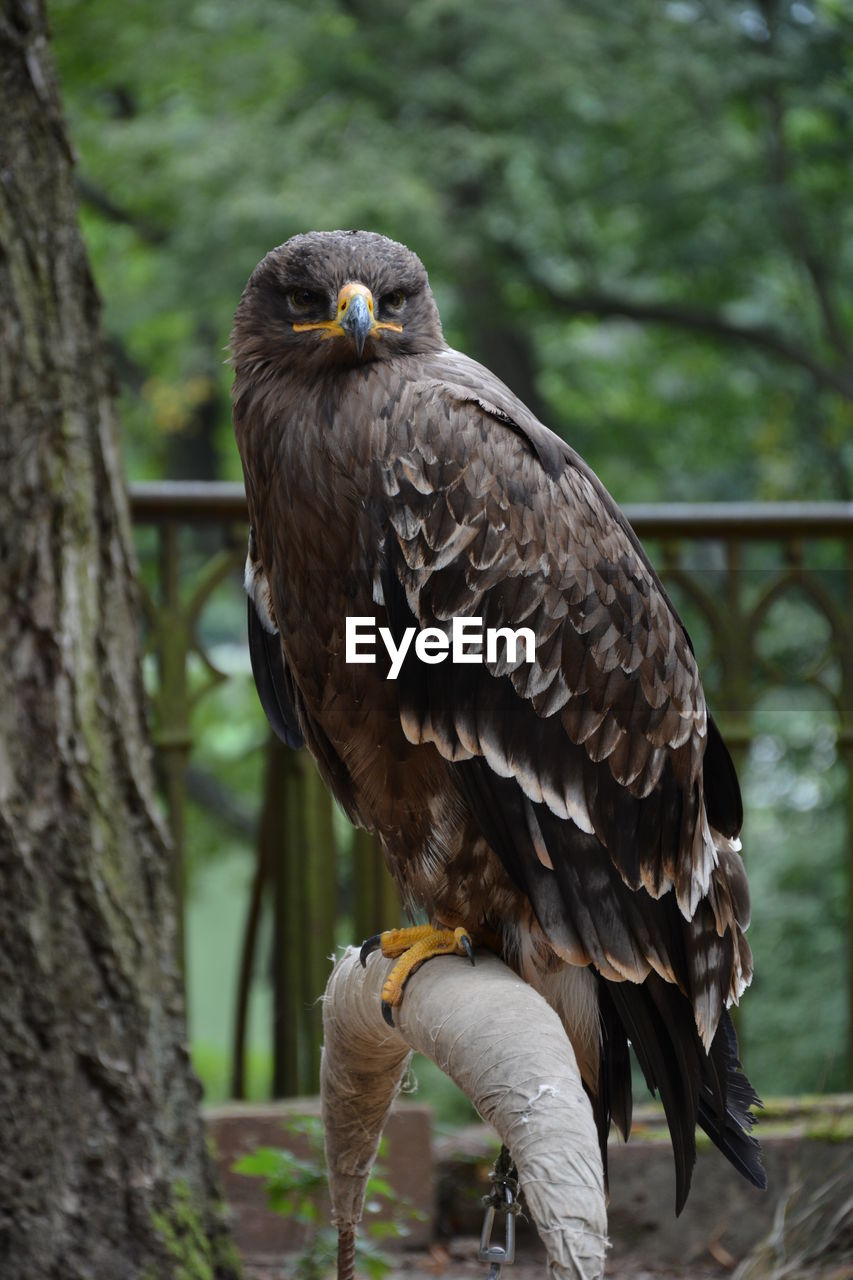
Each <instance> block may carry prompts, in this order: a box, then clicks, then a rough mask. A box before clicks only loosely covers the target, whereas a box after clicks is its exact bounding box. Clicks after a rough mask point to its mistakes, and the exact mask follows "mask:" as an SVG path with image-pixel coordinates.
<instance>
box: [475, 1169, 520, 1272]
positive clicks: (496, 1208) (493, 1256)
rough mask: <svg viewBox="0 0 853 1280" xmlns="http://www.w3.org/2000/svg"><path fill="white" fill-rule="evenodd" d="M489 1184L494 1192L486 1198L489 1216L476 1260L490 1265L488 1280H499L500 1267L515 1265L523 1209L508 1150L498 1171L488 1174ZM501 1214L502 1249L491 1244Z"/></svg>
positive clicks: (482, 1232)
mask: <svg viewBox="0 0 853 1280" xmlns="http://www.w3.org/2000/svg"><path fill="white" fill-rule="evenodd" d="M489 1181H490V1182H491V1184H492V1189H491V1191H490V1192H489V1194H488V1195H487V1196H484V1197H483V1204H484V1205H485V1206H486V1216H485V1219H484V1220H483V1230H482V1231H481V1232H480V1251H479V1253H478V1254H477V1257H478V1258H479V1260H480V1262H488V1263H490V1264H491V1266H490V1269H489V1274H488V1277H487V1280H499V1277H500V1274H501V1267H502V1266H504V1265H507V1266H508V1265H509V1264H510V1263H511V1262H514V1261H515V1216H516V1214H517V1213H518V1212H519V1210H520V1209H521V1205H520V1204H519V1202H518V1200H517V1199H516V1196H517V1193H518V1175H517V1174H516V1171H515V1165H514V1164H513V1162H512V1157H511V1156H510V1154H509V1152H508V1151H507V1149H506V1147H503V1148H501V1153H500V1155H499V1156H498V1159H497V1161H496V1163H495V1168H494V1170H493V1171H492V1172H491V1173H490V1174H489ZM499 1213H500V1214H503V1215H504V1217H505V1218H506V1224H505V1227H504V1243H503V1244H502V1245H499V1244H492V1232H493V1231H494V1227H495V1216H496V1215H497V1214H499Z"/></svg>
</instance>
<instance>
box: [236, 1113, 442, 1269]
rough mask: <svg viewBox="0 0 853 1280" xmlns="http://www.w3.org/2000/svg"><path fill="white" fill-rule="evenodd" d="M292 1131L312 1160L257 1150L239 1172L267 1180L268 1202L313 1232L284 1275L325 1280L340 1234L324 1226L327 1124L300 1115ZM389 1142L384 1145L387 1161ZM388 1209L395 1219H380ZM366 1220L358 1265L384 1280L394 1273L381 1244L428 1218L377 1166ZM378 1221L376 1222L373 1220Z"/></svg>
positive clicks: (274, 1150)
mask: <svg viewBox="0 0 853 1280" xmlns="http://www.w3.org/2000/svg"><path fill="white" fill-rule="evenodd" d="M285 1128H286V1130H287V1132H288V1133H292V1134H298V1135H302V1136H304V1137H305V1138H306V1139H307V1141H308V1145H309V1154H308V1155H307V1156H295V1155H294V1154H293V1153H292V1152H290V1151H287V1150H285V1149H284V1148H282V1147H258V1148H257V1150H255V1151H252V1152H251V1153H250V1154H249V1155H247V1156H243V1157H242V1159H240V1160H238V1161H237V1163H236V1164H235V1165H234V1170H235V1172H236V1173H245V1174H249V1175H250V1176H251V1177H256V1178H264V1179H266V1186H265V1191H266V1196H267V1202H268V1204H269V1206H270V1208H271V1209H274V1210H275V1211H276V1213H281V1214H284V1215H285V1216H286V1217H288V1218H290V1219H292V1221H294V1222H299V1223H302V1224H303V1225H304V1226H307V1227H309V1228H311V1233H310V1237H309V1241H308V1245H307V1247H306V1248H305V1249H304V1250H303V1251H302V1253H300V1254H298V1255H297V1256H296V1257H294V1259H293V1261H292V1263H291V1265H290V1266H289V1267H287V1268H286V1269H285V1274H286V1275H287V1276H289V1277H292V1278H293V1280H326V1278H327V1277H328V1276H330V1275H334V1274H335V1267H336V1258H337V1243H338V1237H337V1232H336V1231H335V1229H334V1228H333V1227H330V1226H324V1225H322V1221H321V1219H322V1208H321V1201H322V1199H323V1197H324V1195H325V1193H326V1190H327V1185H328V1184H327V1178H326V1166H325V1161H324V1158H323V1126H322V1123H321V1121H320V1119H319V1117H317V1116H297V1117H295V1118H294V1119H293V1120H292V1121H290V1123H289V1124H287V1125H286V1126H285ZM383 1147H384V1142H383V1143H382V1144H381V1145H380V1148H379V1156H380V1159H381V1158H382V1155H383V1154H384V1152H383ZM383 1209H384V1210H385V1211H386V1213H387V1211H388V1210H391V1212H392V1213H393V1217H392V1218H391V1220H390V1221H389V1220H387V1218H386V1220H384V1221H381V1222H380V1221H377V1220H376V1215H377V1214H379V1213H381V1212H382V1211H383ZM364 1213H365V1221H363V1222H362V1224H361V1228H360V1232H359V1235H358V1237H357V1240H356V1261H357V1263H358V1265H359V1267H360V1269H361V1271H362V1272H363V1273H364V1274H365V1275H366V1276H368V1278H369V1280H382V1277H383V1276H384V1275H386V1274H387V1272H388V1271H389V1270H390V1269H391V1259H390V1258H389V1257H388V1255H387V1254H386V1253H384V1252H383V1251H382V1248H381V1242H382V1241H383V1240H389V1239H399V1238H400V1237H402V1236H405V1235H408V1232H409V1228H408V1226H407V1223H408V1222H412V1221H415V1220H418V1219H423V1217H424V1215H423V1214H422V1213H421V1212H420V1210H418V1209H415V1208H414V1206H413V1205H412V1204H410V1203H409V1201H408V1200H405V1199H403V1198H402V1197H400V1196H398V1195H397V1193H396V1192H395V1191H394V1188H393V1187H392V1186H391V1184H390V1183H389V1182H387V1181H386V1179H385V1178H383V1177H382V1173H381V1166H379V1165H375V1166H374V1168H373V1171H372V1173H371V1175H370V1177H369V1179H368V1182H367V1194H366V1196H365V1204H364ZM370 1218H373V1221H370V1220H369V1219H370Z"/></svg>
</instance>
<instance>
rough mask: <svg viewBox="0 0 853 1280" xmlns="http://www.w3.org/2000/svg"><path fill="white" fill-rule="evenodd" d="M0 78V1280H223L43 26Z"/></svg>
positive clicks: (98, 380)
mask: <svg viewBox="0 0 853 1280" xmlns="http://www.w3.org/2000/svg"><path fill="white" fill-rule="evenodd" d="M0 55H1V56H0V120H2V122H3V123H2V129H3V138H2V154H0V297H2V300H3V302H2V307H0V406H2V437H0V486H2V492H0V602H2V610H1V611H0V1275H2V1276H4V1277H6V1276H8V1277H13V1276H14V1277H17V1276H21V1277H23V1276H26V1277H33V1280H35V1277H38V1278H39V1280H51V1278H52V1277H57V1280H58V1278H59V1277H60V1276H61V1277H62V1280H75V1278H76V1277H80V1278H81V1280H82V1277H86V1278H87V1280H102V1278H103V1280H119V1278H122V1280H124V1277H128V1278H129V1280H136V1278H137V1277H139V1280H142V1278H143V1277H144V1280H155V1278H156V1280H160V1278H161V1277H177V1276H178V1275H180V1276H193V1277H195V1276H202V1275H204V1276H209V1277H214V1276H215V1277H217V1280H224V1278H225V1277H234V1276H236V1275H237V1274H238V1272H237V1267H236V1266H235V1264H234V1260H233V1253H232V1250H231V1246H230V1244H229V1242H228V1239H227V1234H226V1232H225V1230H224V1227H223V1225H222V1218H221V1212H220V1205H219V1199H218V1194H217V1190H216V1186H215V1179H214V1175H213V1170H212V1163H211V1159H210V1156H209V1154H208V1152H207V1148H206V1142H205V1134H204V1129H203V1125H202V1121H201V1119H200V1115H199V1110H198V1103H199V1096H200V1088H199V1085H198V1082H197V1081H196V1079H195V1077H194V1075H193V1073H192V1070H191V1067H190V1063H189V1058H188V1054H187V1046H186V1025H185V1018H184V1005H183V998H182V995H181V984H180V981H179V974H178V971H177V967H176V963H175V958H174V957H175V916H174V911H173V907H172V902H171V898H170V892H169V875H168V870H169V853H168V846H167V842H166V839H165V836H164V830H163V825H162V821H161V819H160V818H159V817H158V813H157V808H156V804H155V797H154V793H153V786H152V773H151V762H150V751H149V738H148V730H147V725H146V721H145V712H144V700H143V691H142V686H141V680H140V666H139V650H138V644H137V610H136V601H135V598H134V591H133V555H132V551H131V545H130V528H129V519H128V510H127V503H126V499H125V494H124V490H123V486H122V475H121V469H120V465H119V459H118V454H117V448H116V432H115V421H114V415H113V408H112V402H111V386H110V377H109V374H108V372H107V368H106V363H105V357H104V348H103V344H102V342H101V339H100V336H99V333H98V299H97V295H96V291H95V288H94V285H93V283H92V279H91V276H90V274H89V268H88V265H87V261H86V255H85V252H84V249H83V245H82V242H81V239H80V236H79V234H78V230H77V226H76V217H75V208H74V199H73V195H72V175H71V169H72V163H71V153H70V146H69V143H68V141H67V138H66V134H65V131H64V126H63V123H62V119H61V116H60V111H59V104H58V93H57V89H56V83H55V78H54V71H53V67H52V63H51V61H50V58H49V54H48V49H47V41H46V26H45V17H44V12H43V7H42V4H41V2H40V0H3V2H2V10H0Z"/></svg>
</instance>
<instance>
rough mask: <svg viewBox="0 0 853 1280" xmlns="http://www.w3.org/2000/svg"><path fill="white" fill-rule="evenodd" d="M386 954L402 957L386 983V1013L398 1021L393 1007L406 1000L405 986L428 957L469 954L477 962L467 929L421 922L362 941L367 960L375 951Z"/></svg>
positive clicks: (389, 1019)
mask: <svg viewBox="0 0 853 1280" xmlns="http://www.w3.org/2000/svg"><path fill="white" fill-rule="evenodd" d="M378 950H381V951H382V954H383V956H388V957H390V958H396V957H398V956H399V957H400V958H399V960H398V963H397V964H395V965H394V968H393V969H392V970H391V972H390V973H389V974H388V977H387V978H386V979H385V983H384V985H383V987H382V1017H383V1018H384V1019H385V1021H386V1022H387V1023H388V1025H389V1026H392V1027H393V1025H394V1019H393V1017H392V1013H391V1010H392V1009H395V1008H397V1006H398V1005H401V1004H402V1003H403V988H404V987H405V985H406V983H407V982H408V980H409V978H410V977H411V976H412V974H413V973H414V972H415V970H416V969H419V968H420V966H421V965H422V964H423V963H424V961H425V960H431V959H432V958H433V956H467V957H468V959H469V960H470V961H471V963H472V964H473V963H474V945H473V943H472V941H471V935H470V933H469V932H468V930H467V929H462V928H459V929H439V928H436V927H435V926H433V925H431V924H417V925H414V926H413V927H412V928H410V929H386V930H385V932H384V933H377V934H374V936H373V937H372V938H368V939H367V940H366V941H365V942H363V943H362V947H361V952H360V958H361V963H362V964H367V957H368V956H369V955H370V954H371V952H373V951H378Z"/></svg>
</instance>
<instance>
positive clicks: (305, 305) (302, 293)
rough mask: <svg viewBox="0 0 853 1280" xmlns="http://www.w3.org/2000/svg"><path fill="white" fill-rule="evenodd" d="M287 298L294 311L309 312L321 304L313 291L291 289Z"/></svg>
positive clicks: (318, 296) (320, 299)
mask: <svg viewBox="0 0 853 1280" xmlns="http://www.w3.org/2000/svg"><path fill="white" fill-rule="evenodd" d="M287 298H288V301H289V303H290V305H291V306H292V307H293V310H294V311H311V310H313V309H314V308H315V307H316V306H318V305H319V303H320V302H322V298H321V297H320V295H319V293H315V292H314V291H313V289H302V288H300V289H291V290H290V293H289V294H288V295H287Z"/></svg>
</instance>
